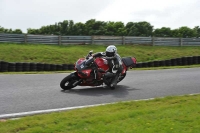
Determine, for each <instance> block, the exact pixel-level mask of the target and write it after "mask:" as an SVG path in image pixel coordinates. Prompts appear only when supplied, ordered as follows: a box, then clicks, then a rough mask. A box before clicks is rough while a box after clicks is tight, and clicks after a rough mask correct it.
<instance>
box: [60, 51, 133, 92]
mask: <svg viewBox="0 0 200 133" xmlns="http://www.w3.org/2000/svg"><path fill="white" fill-rule="evenodd" d="M92 54H93V51H90V52H89V53H88V55H87V56H86V57H85V58H80V59H78V60H77V62H76V63H75V65H74V69H75V71H74V72H72V73H71V74H69V75H68V76H66V77H65V78H64V79H63V80H62V81H61V82H60V87H61V88H62V89H63V90H70V89H72V88H74V87H76V86H100V85H103V84H105V85H107V86H109V87H110V84H111V80H112V78H113V77H114V76H115V73H114V71H113V72H112V70H110V69H109V65H108V61H107V58H106V57H97V58H94V57H93V56H92ZM135 65H136V58H135V57H123V58H122V66H123V70H122V72H121V73H120V74H119V77H118V80H117V83H119V82H120V81H122V80H123V79H124V78H125V76H126V72H127V70H128V69H129V68H130V69H132V68H133V67H135ZM110 88H111V87H110ZM111 89H112V88H111Z"/></svg>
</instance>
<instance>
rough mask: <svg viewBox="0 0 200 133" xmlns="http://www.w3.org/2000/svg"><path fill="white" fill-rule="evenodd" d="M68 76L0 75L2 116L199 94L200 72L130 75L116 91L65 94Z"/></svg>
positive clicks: (95, 89) (79, 89)
mask: <svg viewBox="0 0 200 133" xmlns="http://www.w3.org/2000/svg"><path fill="white" fill-rule="evenodd" d="M66 75H68V73H66V74H63V73H62V74H14V75H10V74H2V75H0V116H1V115H5V114H12V113H20V112H30V111H38V110H49V109H59V108H67V107H77V106H86V105H95V104H104V103H113V102H120V101H129V100H139V99H149V98H156V97H164V96H174V95H185V94H194V93H200V68H185V69H165V70H139V71H138V70H137V71H128V73H127V76H126V78H125V79H124V80H123V81H121V82H120V83H119V84H118V86H117V88H116V89H115V90H110V89H109V88H107V87H102V86H100V87H80V86H78V87H76V88H74V89H72V90H70V91H62V90H61V88H60V86H59V84H60V81H61V80H62V79H63V78H64V77H65V76H66Z"/></svg>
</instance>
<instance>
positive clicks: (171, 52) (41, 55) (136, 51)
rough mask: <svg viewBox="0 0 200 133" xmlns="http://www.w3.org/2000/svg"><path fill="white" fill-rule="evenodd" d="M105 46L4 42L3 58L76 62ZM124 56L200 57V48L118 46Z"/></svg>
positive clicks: (149, 58)
mask: <svg viewBox="0 0 200 133" xmlns="http://www.w3.org/2000/svg"><path fill="white" fill-rule="evenodd" d="M105 49H106V46H104V45H68V46H56V45H42V44H38V45H37V44H5V43H0V60H4V61H8V62H40V63H54V64H73V63H74V62H75V61H76V60H77V59H78V58H80V57H84V56H86V55H87V53H88V52H89V51H90V50H94V52H99V51H105ZM117 49H118V53H119V54H120V55H121V57H126V56H134V57H136V58H137V61H138V62H145V61H154V60H165V59H171V58H178V57H183V56H199V55H200V47H198V46H197V47H193V46H191V47H179V46H177V47H172V46H154V47H152V46H139V45H117Z"/></svg>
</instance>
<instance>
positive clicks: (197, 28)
mask: <svg viewBox="0 0 200 133" xmlns="http://www.w3.org/2000/svg"><path fill="white" fill-rule="evenodd" d="M193 30H194V32H195V33H196V37H197V38H199V37H200V27H199V26H195V27H194V29H193Z"/></svg>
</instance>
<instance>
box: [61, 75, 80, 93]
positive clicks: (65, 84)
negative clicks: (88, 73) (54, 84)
mask: <svg viewBox="0 0 200 133" xmlns="http://www.w3.org/2000/svg"><path fill="white" fill-rule="evenodd" d="M78 80H79V78H78V76H77V75H76V74H75V73H71V74H70V75H68V76H66V77H65V78H64V79H63V80H62V81H61V82H60V87H61V88H62V89H63V90H70V89H72V88H74V87H76V85H75V86H74V85H73V84H74V83H75V82H77V81H78Z"/></svg>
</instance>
